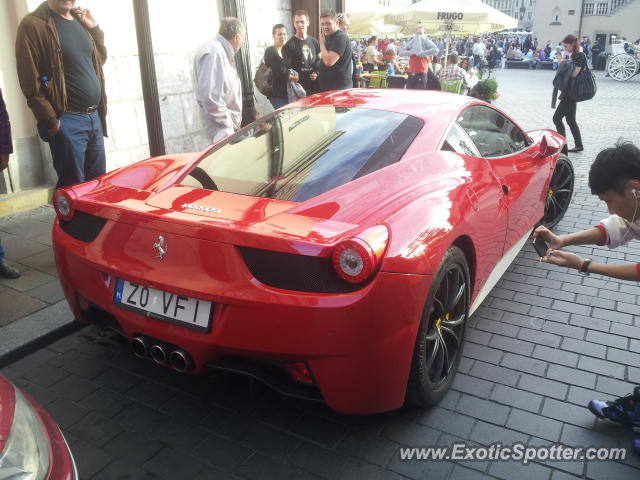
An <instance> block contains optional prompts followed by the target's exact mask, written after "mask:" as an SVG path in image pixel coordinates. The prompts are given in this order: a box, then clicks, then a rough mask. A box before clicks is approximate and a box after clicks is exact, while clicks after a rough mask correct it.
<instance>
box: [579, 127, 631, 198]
mask: <svg viewBox="0 0 640 480" xmlns="http://www.w3.org/2000/svg"><path fill="white" fill-rule="evenodd" d="M632 179H637V180H640V149H639V148H638V147H636V146H635V145H634V144H633V143H631V142H628V141H624V140H622V139H619V140H618V141H617V142H616V144H615V146H613V147H610V148H605V149H604V150H602V151H601V152H600V153H598V155H597V156H596V159H595V160H594V161H593V163H592V164H591V169H590V170H589V188H590V189H591V193H592V194H594V195H600V194H601V193H604V192H606V191H607V190H613V191H614V192H616V193H618V194H619V195H622V194H623V192H624V187H625V186H626V184H627V182H628V181H629V180H632Z"/></svg>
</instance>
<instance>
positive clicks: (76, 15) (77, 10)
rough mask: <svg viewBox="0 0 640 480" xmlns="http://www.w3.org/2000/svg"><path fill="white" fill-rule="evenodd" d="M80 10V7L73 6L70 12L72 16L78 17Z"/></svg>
mask: <svg viewBox="0 0 640 480" xmlns="http://www.w3.org/2000/svg"><path fill="white" fill-rule="evenodd" d="M79 11H80V7H73V8H72V9H71V10H70V11H69V13H70V14H71V16H72V17H73V18H78V16H79V13H78V12H79Z"/></svg>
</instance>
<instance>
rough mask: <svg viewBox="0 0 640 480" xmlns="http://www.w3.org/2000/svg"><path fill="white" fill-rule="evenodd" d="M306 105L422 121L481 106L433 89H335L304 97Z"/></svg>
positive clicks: (467, 99) (452, 94) (471, 100)
mask: <svg viewBox="0 0 640 480" xmlns="http://www.w3.org/2000/svg"><path fill="white" fill-rule="evenodd" d="M306 100H307V102H308V103H306V102H305V103H306V104H307V105H314V106H320V105H334V106H336V107H352V108H353V107H364V108H375V109H379V110H388V111H392V112H398V113H404V114H406V115H413V116H415V117H420V118H423V119H425V120H429V119H431V118H433V117H434V116H435V115H438V116H439V115H443V114H444V115H446V116H447V117H453V116H454V115H455V114H456V113H457V112H459V111H460V109H462V108H463V107H464V106H466V105H472V104H475V103H483V102H481V101H479V100H478V99H476V98H473V97H468V96H466V95H457V94H455V93H446V92H438V91H433V90H405V89H398V88H388V89H360V88H353V89H348V90H338V91H332V92H325V93H320V94H316V95H312V96H310V97H307V99H306Z"/></svg>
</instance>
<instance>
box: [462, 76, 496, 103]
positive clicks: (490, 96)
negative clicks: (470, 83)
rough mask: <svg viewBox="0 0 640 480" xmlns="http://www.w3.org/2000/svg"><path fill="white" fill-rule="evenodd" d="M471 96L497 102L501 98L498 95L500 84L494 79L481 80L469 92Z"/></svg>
mask: <svg viewBox="0 0 640 480" xmlns="http://www.w3.org/2000/svg"><path fill="white" fill-rule="evenodd" d="M469 95H470V96H472V97H475V98H479V99H480V100H484V101H485V102H489V103H491V101H492V100H495V99H496V98H498V97H499V96H500V94H499V93H498V82H497V81H496V79H495V78H493V77H490V78H485V79H484V80H480V81H479V82H478V83H476V84H475V86H474V87H473V88H472V89H471V90H470V91H469Z"/></svg>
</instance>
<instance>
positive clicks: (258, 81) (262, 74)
mask: <svg viewBox="0 0 640 480" xmlns="http://www.w3.org/2000/svg"><path fill="white" fill-rule="evenodd" d="M253 83H254V84H255V86H256V88H257V89H258V91H259V92H260V93H261V94H263V95H264V96H265V97H268V96H269V95H271V92H273V71H271V67H270V66H268V65H267V64H266V63H264V60H263V61H262V63H261V64H260V66H259V67H258V69H257V70H256V74H255V75H254V76H253Z"/></svg>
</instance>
